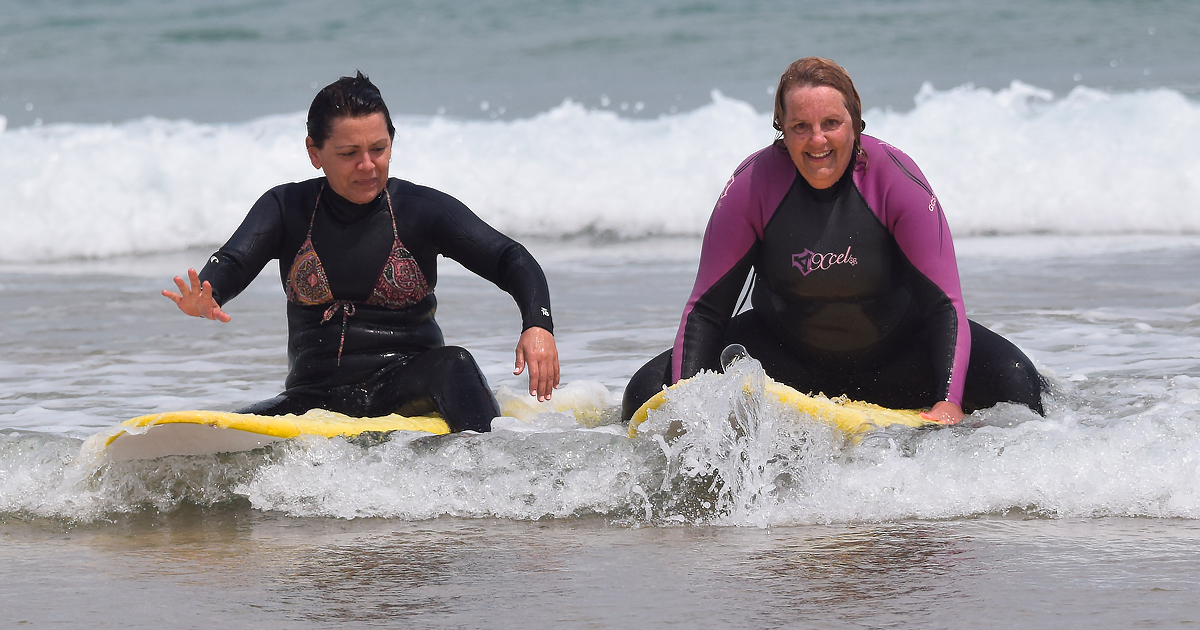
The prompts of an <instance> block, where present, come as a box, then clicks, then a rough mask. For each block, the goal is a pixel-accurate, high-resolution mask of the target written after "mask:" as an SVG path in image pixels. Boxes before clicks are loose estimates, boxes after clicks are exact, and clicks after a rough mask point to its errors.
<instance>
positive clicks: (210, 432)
mask: <svg viewBox="0 0 1200 630" xmlns="http://www.w3.org/2000/svg"><path fill="white" fill-rule="evenodd" d="M364 431H379V432H384V431H422V432H425V433H433V434H437V435H442V434H446V433H449V432H450V427H449V426H447V425H446V422H445V421H444V420H442V419H441V418H440V417H438V416H416V417H408V416H400V415H395V414H393V415H389V416H382V417H379V418H352V417H350V416H346V415H343V414H340V413H334V412H332V411H325V410H323V409H313V410H311V411H308V412H307V413H305V414H303V415H299V416H297V415H286V416H256V415H253V414H243V413H229V412H224V411H199V410H197V411H170V412H167V413H155V414H150V415H146V416H139V417H137V418H133V419H131V420H126V421H125V422H122V423H121V424H119V425H117V426H116V427H114V428H113V429H112V430H109V431H104V432H101V433H98V434H96V435H93V436H92V437H91V438H89V440H88V441H89V443H91V446H92V447H93V448H96V449H98V450H102V451H104V453H105V454H106V455H107V456H108V458H109V459H112V460H116V461H123V460H131V459H154V458H157V457H164V456H167V455H212V454H216V453H232V452H237V451H247V450H251V449H255V448H258V447H261V446H265V445H267V444H270V443H271V442H276V441H279V440H286V439H288V438H293V437H296V436H299V435H316V436H321V437H338V436H345V437H354V436H356V435H359V434H361V433H363V432H364ZM85 448H86V447H85Z"/></svg>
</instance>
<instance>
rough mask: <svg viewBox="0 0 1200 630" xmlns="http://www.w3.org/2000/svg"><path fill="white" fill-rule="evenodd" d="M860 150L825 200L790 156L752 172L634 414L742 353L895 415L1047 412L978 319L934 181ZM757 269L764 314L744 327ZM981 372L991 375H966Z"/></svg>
mask: <svg viewBox="0 0 1200 630" xmlns="http://www.w3.org/2000/svg"><path fill="white" fill-rule="evenodd" d="M861 147H862V152H861V153H859V154H858V155H857V156H856V157H855V158H854V159H853V160H852V161H851V163H850V165H849V166H848V167H847V169H846V173H845V174H844V175H843V176H842V178H841V179H840V180H839V181H838V182H837V183H835V184H834V185H833V186H831V187H829V188H827V189H823V190H818V189H815V188H813V187H812V186H811V185H809V183H808V182H807V181H806V180H805V179H804V177H802V176H801V175H800V173H799V171H797V169H796V167H795V165H794V164H793V162H792V160H791V158H790V157H789V156H788V154H787V152H786V150H784V149H783V148H782V147H781V146H778V145H772V146H769V147H767V148H765V149H762V150H761V151H759V152H757V153H755V154H754V155H752V156H750V157H749V158H747V159H746V160H745V161H744V162H743V163H742V164H741V166H739V167H738V169H737V170H736V171H735V172H734V175H733V177H732V178H731V179H730V180H729V183H728V184H727V185H726V186H725V190H724V191H723V192H722V193H721V197H720V199H719V200H718V201H717V205H716V208H715V209H714V210H713V214H712V218H711V219H710V221H709V224H708V229H707V230H706V232H705V235H704V244H703V249H702V250H701V255H700V267H699V271H698V272H697V274H696V283H695V286H694V288H693V290H692V294H691V297H690V298H689V299H688V302H687V306H686V307H685V309H684V312H683V317H682V319H681V322H680V325H679V332H678V334H677V336H676V339H675V345H674V347H673V348H672V350H670V351H668V352H667V353H664V354H663V355H660V357H659V358H657V359H655V360H653V361H651V363H650V364H647V366H646V367H645V368H643V369H642V370H641V371H639V373H638V375H636V376H635V377H634V379H633V381H631V383H630V387H629V388H627V390H626V404H625V407H626V412H627V415H630V414H632V411H633V410H636V408H637V406H639V405H640V404H641V402H642V401H644V400H645V398H643V396H644V397H648V396H649V395H651V394H653V393H654V391H657V389H658V388H660V387H661V386H662V385H663V384H670V383H674V382H676V381H678V380H679V379H681V378H687V377H690V376H692V375H693V374H695V373H697V372H699V371H700V370H702V369H718V368H719V366H718V357H719V355H720V353H721V350H722V349H723V348H724V347H725V346H726V345H727V344H730V343H740V344H742V345H744V346H746V348H747V350H748V351H749V353H750V355H751V356H753V357H754V358H756V359H758V360H759V361H761V362H762V363H763V366H764V368H765V369H766V370H767V373H768V374H770V375H771V376H772V377H773V378H775V379H776V380H779V381H781V382H784V383H788V384H789V385H792V386H793V387H796V388H797V389H800V390H801V391H808V392H815V391H820V392H824V393H826V394H829V395H840V394H847V395H849V396H851V397H852V398H859V399H865V400H868V401H870V402H875V403H878V404H882V405H885V406H889V407H908V408H913V407H929V406H932V405H933V404H934V403H936V402H938V401H941V400H948V401H951V402H953V403H955V404H958V405H960V406H964V407H966V408H968V409H972V408H981V407H986V406H991V404H994V403H995V402H997V401H1001V400H1003V401H1013V402H1021V403H1024V404H1027V405H1029V406H1030V407H1032V408H1034V409H1035V410H1037V411H1039V412H1040V411H1041V377H1040V376H1038V375H1037V372H1036V370H1035V369H1034V368H1033V367H1032V364H1031V363H1030V362H1029V360H1028V358H1026V357H1025V356H1024V355H1023V354H1022V353H1021V352H1020V351H1019V350H1018V349H1016V347H1015V346H1012V344H1010V343H1008V342H1007V341H1005V340H1004V339H1003V338H1001V337H999V336H998V335H995V334H994V333H991V332H990V331H988V330H987V329H985V328H983V327H982V326H979V325H977V324H974V323H973V322H968V320H967V317H966V311H965V309H964V307H963V300H962V291H961V289H960V286H959V279H958V266H957V263H956V261H955V257H954V244H953V241H952V239H951V237H950V229H949V226H948V225H947V223H946V218H945V215H944V214H943V212H942V207H941V204H940V203H939V202H938V199H937V197H936V196H935V195H934V193H933V191H932V189H931V187H930V186H929V184H928V182H926V181H925V178H924V176H923V175H922V174H921V171H920V170H919V169H918V168H917V166H916V164H915V163H913V161H912V160H911V159H910V158H909V157H908V156H907V155H905V154H904V153H903V152H901V151H900V150H898V149H896V148H895V147H892V146H890V145H888V144H886V143H884V142H882V141H880V140H877V139H875V138H872V137H870V136H862V137H861ZM751 268H753V269H754V272H755V279H754V285H753V289H752V291H751V297H750V299H751V304H752V306H753V309H752V310H749V311H746V312H744V313H742V314H741V315H738V316H737V317H736V318H734V317H733V315H734V310H735V308H736V303H737V299H738V296H739V295H740V294H741V292H742V289H743V285H744V284H745V282H746V277H747V275H748V274H749V273H750V270H751ZM973 345H978V346H979V347H978V348H976V349H975V350H973ZM668 358H669V364H664V361H666V360H668ZM1005 366H1011V367H1012V368H1013V369H1008V368H1007V367H1005ZM977 367H978V370H977V369H976V368H977ZM663 369H665V373H663V372H662V371H660V370H663ZM1006 369H1007V370H1008V371H1009V372H1012V373H1011V374H997V373H995V372H996V371H997V370H1000V371H1001V372H1004V371H1005V370H1006ZM1014 370H1015V371H1014ZM975 371H979V372H980V373H981V375H982V378H969V377H968V374H972V373H973V372H975ZM998 381H1002V383H1001V384H1000V385H999V386H997V385H996V384H995V383H996V382H998ZM973 383H978V386H972V384H973ZM997 387H998V388H997ZM993 394H995V395H993ZM639 399H640V400H639ZM631 406H632V408H633V409H629V407H631Z"/></svg>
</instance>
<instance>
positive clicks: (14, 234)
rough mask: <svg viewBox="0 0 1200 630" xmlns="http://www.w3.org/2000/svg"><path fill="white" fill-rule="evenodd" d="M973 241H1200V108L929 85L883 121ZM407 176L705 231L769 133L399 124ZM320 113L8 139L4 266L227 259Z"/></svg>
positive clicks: (727, 103) (3, 145) (667, 122)
mask: <svg viewBox="0 0 1200 630" xmlns="http://www.w3.org/2000/svg"><path fill="white" fill-rule="evenodd" d="M865 118H866V120H867V121H868V124H869V129H868V131H869V132H870V133H872V134H873V135H876V136H877V137H880V138H882V139H884V140H886V141H888V142H890V143H892V144H894V145H896V146H898V147H900V148H901V149H903V150H904V151H906V152H908V153H909V154H910V155H912V156H913V158H914V159H915V160H916V161H917V163H918V164H920V165H921V167H922V170H923V171H924V172H925V174H926V176H927V177H928V178H929V180H930V181H931V183H932V184H933V186H934V189H935V191H937V193H938V195H939V197H940V198H941V199H942V201H943V204H944V206H945V208H946V212H947V214H948V216H949V217H950V220H951V225H952V228H953V229H954V230H955V233H956V234H958V235H968V234H990V233H1008V234H1028V233H1046V232H1049V233H1063V234H1113V233H1131V232H1133V233H1150V234H1192V233H1196V232H1200V207H1198V206H1197V204H1196V202H1195V200H1196V199H1197V198H1200V154H1197V152H1196V151H1195V150H1194V149H1193V147H1194V146H1195V145H1196V143H1197V142H1198V141H1200V106H1197V105H1196V104H1195V103H1193V102H1191V101H1189V100H1187V99H1186V98H1184V97H1183V96H1182V95H1180V94H1179V93H1177V92H1174V91H1171V90H1167V89H1159V90H1154V91H1147V92H1137V93H1126V94H1106V93H1103V92H1099V91H1096V90H1091V89H1087V88H1077V89H1076V90H1074V91H1073V92H1071V93H1070V94H1068V95H1066V96H1065V97H1063V98H1057V99H1056V98H1055V97H1054V96H1053V95H1051V94H1050V93H1049V92H1046V91H1044V90H1039V89H1037V88H1034V87H1031V86H1028V85H1023V84H1020V83H1013V85H1012V86H1011V87H1009V88H1008V89H1005V90H1001V91H998V92H992V91H989V90H986V89H978V88H973V87H970V86H963V87H959V88H956V89H952V90H949V91H945V92H938V91H935V90H933V89H932V88H929V87H926V88H924V89H922V91H921V92H920V93H919V94H918V95H917V97H916V107H915V109H913V110H912V111H909V112H895V111H881V110H872V111H868V112H867V113H866V115H865ZM396 123H397V133H396V148H395V151H394V155H393V162H392V174H393V175H395V176H398V177H402V178H405V179H410V180H412V181H416V182H418V183H422V184H427V185H431V186H434V187H437V188H439V189H442V190H445V191H447V192H449V193H451V194H453V195H455V196H457V197H459V198H460V199H462V200H463V201H464V202H466V203H467V204H468V205H469V206H471V207H472V208H473V209H474V210H475V211H476V212H477V213H478V214H480V215H481V216H482V217H483V218H484V219H486V220H487V221H489V222H490V223H492V224H493V225H495V226H496V227H497V228H499V229H501V230H503V231H506V232H510V233H513V234H517V235H544V236H560V235H569V234H576V233H589V232H601V233H610V234H613V235H615V236H619V237H635V238H636V237H642V236H647V235H654V234H681V235H696V234H699V233H701V232H702V231H703V229H704V225H705V224H706V222H707V219H708V214H709V212H710V211H711V208H712V204H713V202H714V200H715V199H716V196H717V194H718V193H719V192H720V189H721V186H723V185H724V182H725V180H726V179H727V178H728V176H729V175H730V173H731V172H732V171H733V169H734V168H735V167H736V166H737V164H738V163H739V162H740V161H741V160H742V159H743V158H744V157H745V156H746V155H748V154H750V153H751V152H753V151H754V150H756V149H758V148H760V147H762V146H764V145H766V144H767V143H768V142H770V141H771V139H772V131H771V128H770V119H769V117H768V116H767V115H766V114H762V113H758V112H756V111H755V110H754V109H753V108H752V107H751V106H750V105H747V104H745V103H742V102H739V101H735V100H732V99H729V98H725V97H723V96H721V95H720V94H719V93H717V92H714V93H713V100H712V103H710V104H709V105H706V106H704V107H701V108H699V109H697V110H694V111H690V112H684V113H680V114H674V115H665V116H662V117H660V118H657V119H653V120H637V119H628V118H621V117H619V116H617V115H616V114H614V113H612V112H609V111H596V110H589V109H587V108H585V107H583V106H582V105H580V104H577V103H572V102H569V101H568V102H564V103H563V104H562V105H560V106H558V107H556V108H554V109H552V110H551V111H548V112H545V113H543V114H540V115H537V116H534V117H532V118H528V119H522V120H516V121H474V120H457V119H450V118H445V117H433V118H429V117H423V118H416V117H399V118H397V120H396ZM303 136H304V124H303V116H302V115H300V114H293V115H285V116H274V117H268V118H263V119H259V120H256V121H252V122H249V123H244V124H224V125H213V124H196V123H192V122H188V121H166V120H160V119H142V120H135V121H130V122H126V123H122V124H117V125H82V124H60V125H48V126H39V127H21V128H16V129H7V130H4V131H0V173H3V174H2V175H0V199H3V202H0V228H2V229H0V261H30V260H53V259H63V258H71V257H104V256H112V255H119V254H130V253H146V252H163V251H176V250H179V249H182V248H186V247H195V246H205V247H210V246H215V245H219V244H220V243H221V242H222V241H223V240H224V239H225V238H227V237H228V235H229V234H230V233H231V232H232V231H233V229H234V228H235V227H236V226H237V224H238V223H239V222H240V221H241V219H242V217H243V216H244V215H245V212H246V210H247V209H248V208H249V206H250V205H251V204H252V203H253V202H254V200H255V199H256V198H257V197H258V196H259V195H260V194H262V192H264V191H265V190H266V189H268V188H270V187H271V186H273V185H276V184H279V183H282V182H287V181H295V180H299V179H304V178H307V177H311V176H313V175H315V174H316V173H315V171H313V170H312V167H311V166H310V165H309V164H308V162H307V160H306V159H305V158H306V156H305V153H304V151H303V148H302V138H303Z"/></svg>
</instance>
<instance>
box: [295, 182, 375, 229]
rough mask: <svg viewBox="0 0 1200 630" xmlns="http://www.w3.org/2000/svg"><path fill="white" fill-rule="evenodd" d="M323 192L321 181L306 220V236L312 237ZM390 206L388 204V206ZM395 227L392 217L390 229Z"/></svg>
mask: <svg viewBox="0 0 1200 630" xmlns="http://www.w3.org/2000/svg"><path fill="white" fill-rule="evenodd" d="M324 192H325V182H321V188H320V189H319V190H317V202H316V203H314V204H313V213H312V217H311V218H309V220H308V238H310V239H311V238H312V228H313V224H314V223H316V222H317V208H320V207H321V194H322V193H324ZM389 208H390V206H389ZM395 227H396V220H395V219H394V218H393V219H392V229H395Z"/></svg>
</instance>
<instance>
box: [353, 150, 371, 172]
mask: <svg viewBox="0 0 1200 630" xmlns="http://www.w3.org/2000/svg"><path fill="white" fill-rule="evenodd" d="M356 166H358V168H360V169H362V170H364V171H369V170H371V169H373V168H375V163H374V162H372V161H371V152H370V151H363V152H362V157H360V158H359V159H358V164H357V165H356Z"/></svg>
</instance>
